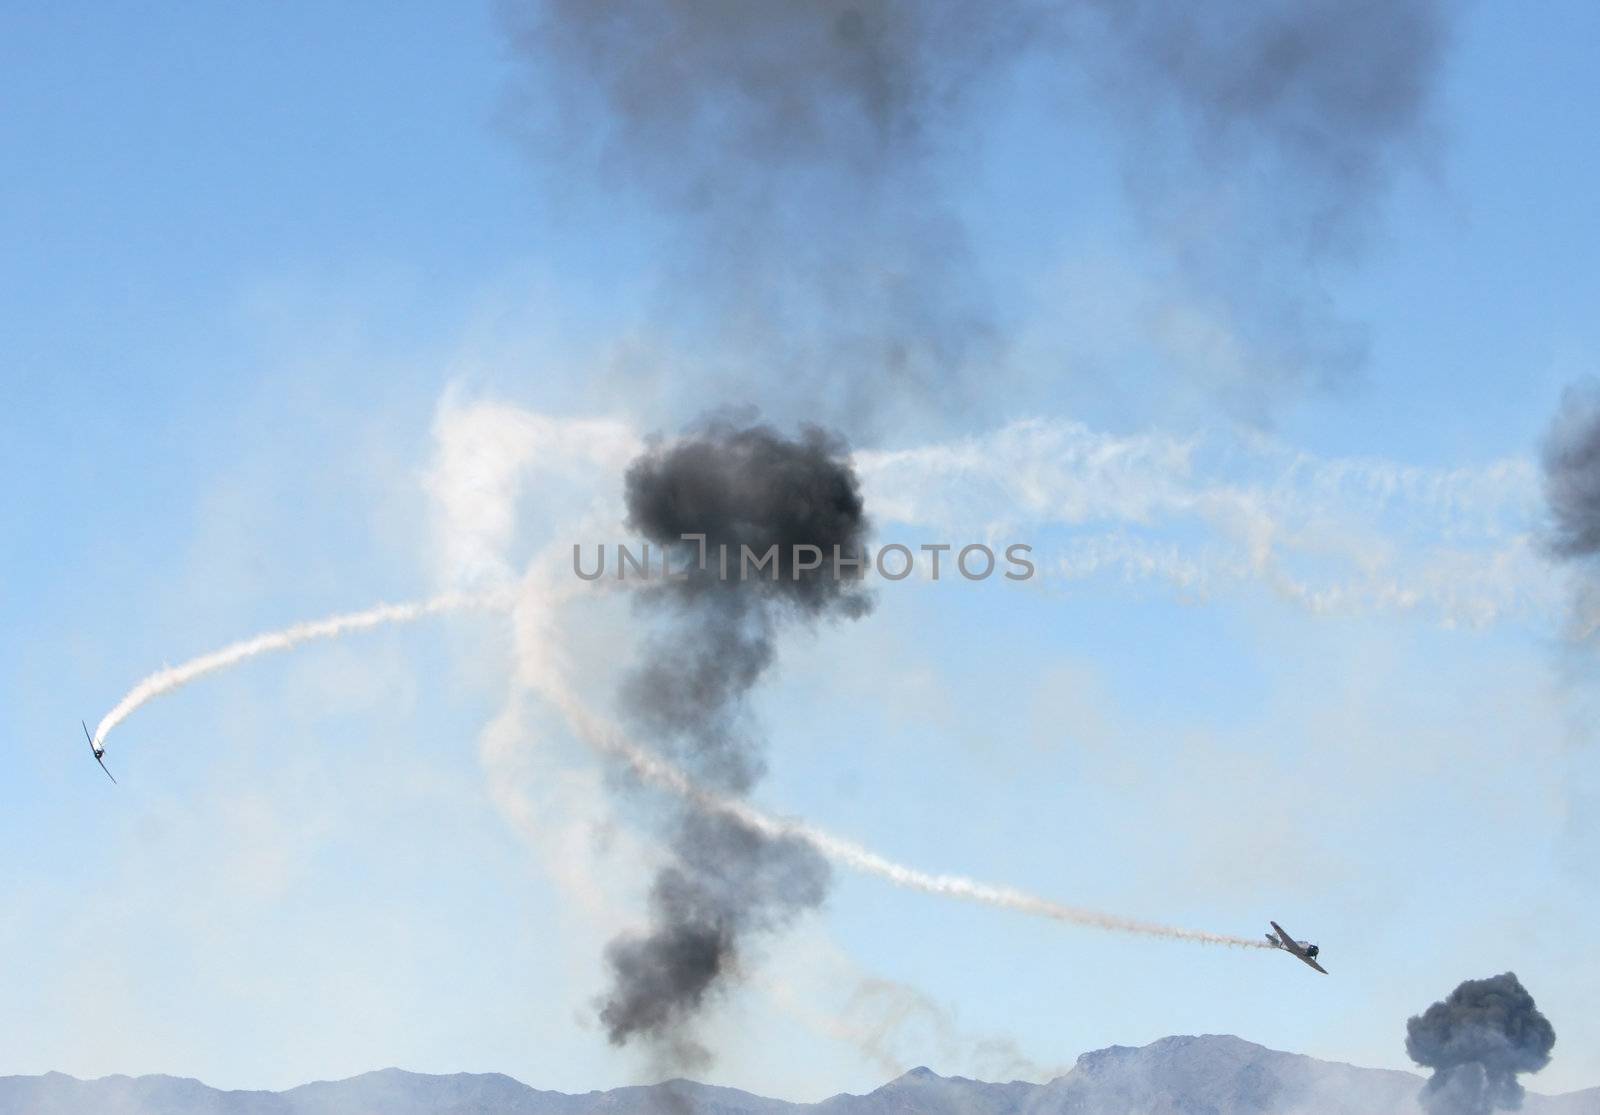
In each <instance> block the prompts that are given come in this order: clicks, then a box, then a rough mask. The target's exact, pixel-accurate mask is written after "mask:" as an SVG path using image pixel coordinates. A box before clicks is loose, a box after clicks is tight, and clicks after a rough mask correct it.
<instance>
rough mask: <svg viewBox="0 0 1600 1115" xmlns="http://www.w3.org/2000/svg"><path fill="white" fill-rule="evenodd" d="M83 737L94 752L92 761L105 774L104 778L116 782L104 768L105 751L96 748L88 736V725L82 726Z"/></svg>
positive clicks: (107, 768) (91, 737)
mask: <svg viewBox="0 0 1600 1115" xmlns="http://www.w3.org/2000/svg"><path fill="white" fill-rule="evenodd" d="M78 723H79V724H83V721H82V720H80V721H78ZM83 736H84V738H85V739H87V740H88V741H89V750H90V751H93V752H94V761H95V762H97V763H99V764H100V769H101V770H103V771H105V772H106V777H107V778H109V779H111V781H113V782H115V781H116V780H117V776H116V775H114V774H112V773H111V769H110V768H109V767H107V766H106V761H105V757H104V756H105V753H106V749H105V748H104V747H96V746H95V745H94V737H93V736H92V735H90V734H89V725H87V724H83Z"/></svg>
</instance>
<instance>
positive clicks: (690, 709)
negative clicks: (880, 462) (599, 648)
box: [600, 420, 871, 1065]
mask: <svg viewBox="0 0 1600 1115" xmlns="http://www.w3.org/2000/svg"><path fill="white" fill-rule="evenodd" d="M626 497H627V507H628V523H629V526H630V527H631V528H632V529H634V530H636V531H637V532H638V533H639V534H641V535H642V536H643V537H645V538H646V539H648V540H650V541H651V542H652V543H654V544H655V545H658V546H666V547H668V548H669V549H670V550H671V551H672V552H673V553H674V554H675V557H674V559H673V567H674V568H675V569H676V568H683V567H686V568H688V569H689V573H690V575H689V577H688V578H687V579H685V580H682V581H675V582H662V583H659V584H657V585H655V586H653V587H651V588H649V589H647V590H645V591H644V592H643V593H642V594H641V606H643V607H646V608H648V609H650V610H652V611H655V612H659V613H662V614H664V616H665V624H666V626H665V629H664V631H663V632H662V634H661V635H660V636H659V637H657V638H655V639H653V640H652V641H651V642H650V643H649V644H648V645H647V646H646V648H645V653H644V654H643V656H642V661H641V663H640V664H639V665H638V666H637V667H636V668H634V669H633V670H632V672H631V673H630V674H629V675H628V677H627V678H626V679H625V681H624V683H623V686H622V704H623V708H624V710H625V713H626V715H627V717H628V718H629V720H630V721H631V723H632V725H633V727H634V730H635V732H636V734H637V736H638V738H639V739H640V740H641V741H643V742H646V743H648V744H650V745H652V746H654V747H656V748H658V749H659V750H660V751H662V752H663V753H664V754H667V755H669V756H670V757H671V758H672V759H673V761H674V762H675V763H677V764H679V765H680V766H682V767H683V768H684V769H685V770H686V771H688V772H689V773H690V774H691V775H692V776H693V777H694V778H695V779H696V780H697V781H699V782H701V783H703V784H705V785H706V786H708V787H711V788H713V789H714V790H715V791H716V792H718V793H722V794H727V795H739V794H743V793H745V792H746V791H748V790H749V789H750V787H751V786H752V785H754V784H755V782H756V781H757V780H758V779H759V778H760V777H761V775H762V773H763V760H762V741H761V738H760V734H759V732H758V730H757V728H756V726H755V725H754V724H753V723H752V722H751V717H750V714H749V711H748V709H747V707H746V700H745V699H746V696H747V694H748V693H749V692H750V690H751V688H752V687H753V686H754V685H755V684H756V682H757V681H759V680H760V678H761V676H762V674H763V673H764V672H765V671H766V670H767V668H768V667H769V666H770V665H771V664H772V661H773V656H774V647H773V642H774V638H775V636H776V634H777V631H778V629H779V627H780V626H781V625H782V624H784V623H786V622H798V623H813V622H816V621H818V620H820V619H824V618H832V617H844V618H850V619H853V618H856V617H859V616H861V615H864V614H865V613H866V612H867V611H868V610H869V608H870V606H871V600H870V598H869V597H868V595H867V594H866V592H865V591H864V588H863V584H862V581H861V578H860V576H859V574H858V573H856V572H855V571H854V569H853V568H852V567H850V566H843V565H842V566H841V570H842V575H841V576H838V577H836V576H835V575H834V569H833V564H832V556H833V553H834V547H835V546H837V547H838V548H839V554H840V557H841V559H852V558H854V559H861V558H863V557H864V556H865V553H866V551H865V545H864V543H865V535H866V530H867V520H866V516H865V513H864V509H863V505H862V499H861V490H860V485H859V483H858V481H857V479H856V476H855V473H854V471H853V470H852V469H851V467H850V465H849V463H848V460H847V456H846V448H845V445H844V444H843V442H842V441H840V440H839V439H837V438H836V437H834V436H833V435H831V434H828V433H826V432H824V431H823V430H821V429H818V428H815V427H808V428H806V429H804V430H802V432H801V434H800V436H799V437H797V438H795V439H792V440H791V439H789V438H785V437H783V436H782V435H780V434H778V433H776V432H775V431H774V430H772V429H770V428H768V427H766V426H761V425H742V424H738V423H734V422H731V421H726V420H713V421H709V422H706V423H704V424H702V425H700V426H698V427H697V428H695V429H694V430H693V431H692V432H691V433H690V434H689V435H688V436H687V437H685V438H683V439H681V440H679V441H676V442H673V443H671V444H668V445H665V446H661V447H657V448H654V449H651V450H649V451H647V452H646V453H645V454H644V455H643V456H641V457H640V458H639V459H638V460H636V461H634V463H633V464H632V465H631V466H630V467H629V469H628V472H627V476H626ZM685 534H703V535H705V546H706V558H707V560H706V562H705V565H704V567H703V568H702V567H700V566H699V565H698V558H699V556H700V548H699V545H698V544H697V543H693V542H690V543H684V542H682V541H681V538H682V536H683V535H685ZM774 544H776V545H777V546H778V547H779V554H778V558H777V561H778V565H777V569H776V576H775V577H774V576H773V574H772V572H771V568H772V567H771V566H768V567H767V568H766V569H764V570H762V571H761V572H760V573H759V574H752V575H751V576H750V577H749V578H748V579H743V580H741V579H740V577H739V573H738V569H739V565H738V562H739V560H740V557H741V555H742V552H743V551H742V549H741V547H749V548H750V550H751V552H752V553H754V554H755V555H757V556H761V555H764V554H765V553H766V552H767V550H768V548H769V547H771V546H773V545H774ZM795 545H810V546H816V547H818V548H819V549H820V550H821V551H822V553H823V554H824V555H826V560H825V561H824V562H823V564H822V566H821V567H820V568H817V569H806V568H805V567H804V563H803V562H802V563H800V564H798V565H797V563H795V562H794V560H793V558H794V553H793V550H792V547H793V546H795ZM723 546H726V547H727V548H728V552H729V555H730V564H729V571H730V572H729V575H728V576H727V577H726V578H725V577H724V576H723V575H722V565H721V560H720V553H721V547H723ZM668 808H670V809H672V811H673V812H672V813H671V814H670V817H669V820H668V826H669V846H670V851H671V855H672V860H671V862H670V863H669V864H668V865H667V866H666V867H665V868H663V869H662V870H661V871H660V873H659V874H658V875H657V877H656V880H655V882H654V884H653V886H652V888H651V892H650V914H651V926H650V928H649V930H648V931H647V932H645V933H644V934H642V935H626V936H623V937H620V938H618V939H617V940H615V941H613V942H612V943H611V944H610V945H609V946H608V947H607V950H606V959H607V962H608V964H609V966H610V969H611V977H612V987H611V990H610V991H609V993H608V994H607V995H606V997H605V999H604V1001H603V1003H602V1006H601V1009H600V1017H601V1020H602V1021H603V1022H604V1023H605V1026H606V1028H607V1032H608V1034H609V1036H610V1038H611V1041H612V1042H613V1043H614V1044H618V1045H621V1044H623V1043H626V1042H627V1041H629V1040H630V1039H632V1038H634V1037H636V1036H639V1037H644V1038H646V1039H647V1040H649V1041H650V1042H651V1043H652V1044H653V1045H654V1047H655V1048H656V1050H657V1051H658V1052H659V1053H660V1054H662V1055H664V1056H665V1057H666V1058H667V1059H669V1060H671V1061H672V1062H675V1063H677V1064H680V1065H693V1064H696V1063H700V1062H703V1061H705V1060H706V1058H707V1053H706V1051H705V1049H704V1048H702V1047H701V1046H700V1045H699V1044H698V1043H697V1042H696V1041H695V1039H694V1037H693V1025H692V1024H693V1021H694V1019H695V1016H696V1014H697V1013H698V1011H699V1010H700V1008H701V1007H702V1006H703V1005H704V1004H705V1002H706V1001H707V998H708V997H709V996H712V995H714V994H715V993H716V991H717V990H718V988H719V987H720V986H722V984H723V982H724V981H725V980H726V979H727V978H728V977H730V976H732V975H734V974H735V973H736V971H737V965H738V962H739V959H740V956H741V949H742V946H743V944H744V942H745V941H746V940H747V939H748V937H749V936H750V935H751V934H757V933H763V932H771V931H773V930H776V929H780V928H782V927H783V926H785V925H787V924H788V923H789V922H790V921H791V920H792V919H793V918H794V917H795V916H797V915H798V914H800V913H802V912H804V911H806V910H809V909H812V908H814V907H816V906H817V905H819V904H820V903H821V902H822V900H823V898H824V897H825V895H826V892H827V886H828V879H829V871H828V865H827V862H826V861H825V860H824V859H823V858H822V857H821V856H820V855H819V854H818V853H817V852H816V851H815V850H814V849H813V848H812V847H811V846H810V845H809V844H806V843H805V842H804V841H802V840H800V839H798V838H777V837H773V836H770V835H767V834H765V833H761V832H757V831H755V830H754V829H751V828H749V827H747V826H746V825H744V824H742V823H741V822H740V821H739V820H737V819H736V818H733V817H730V816H727V815H724V814H708V813H703V812H700V811H696V810H693V809H685V808H682V807H681V806H679V805H678V804H677V803H670V804H669V805H668Z"/></svg>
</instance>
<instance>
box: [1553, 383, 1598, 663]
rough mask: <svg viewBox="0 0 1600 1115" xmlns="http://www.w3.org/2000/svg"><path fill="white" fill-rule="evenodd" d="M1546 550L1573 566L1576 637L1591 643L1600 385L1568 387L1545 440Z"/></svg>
mask: <svg viewBox="0 0 1600 1115" xmlns="http://www.w3.org/2000/svg"><path fill="white" fill-rule="evenodd" d="M1543 458H1544V462H1543V463H1544V494H1545V503H1546V507H1547V510H1548V519H1547V521H1546V525H1545V531H1544V538H1543V542H1544V546H1545V549H1546V551H1547V552H1548V553H1549V554H1550V556H1552V557H1554V558H1556V559H1557V560H1559V561H1564V562H1570V563H1572V564H1573V565H1574V566H1575V567H1576V569H1577V571H1578V576H1577V578H1576V579H1575V580H1574V583H1573V592H1572V616H1571V634H1572V637H1573V639H1574V642H1575V643H1579V644H1582V643H1588V642H1590V641H1591V640H1592V637H1593V635H1594V633H1595V631H1596V628H1597V626H1600V383H1596V382H1594V381H1586V382H1583V383H1580V384H1576V385H1574V386H1572V387H1569V388H1567V390H1566V391H1565V392H1563V393H1562V396H1561V406H1560V409H1559V410H1558V411H1557V412H1556V417H1555V420H1554V421H1553V422H1552V423H1551V425H1550V431H1549V433H1548V434H1546V435H1545V441H1544V453H1543Z"/></svg>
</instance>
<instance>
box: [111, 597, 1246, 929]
mask: <svg viewBox="0 0 1600 1115" xmlns="http://www.w3.org/2000/svg"><path fill="white" fill-rule="evenodd" d="M511 602H512V601H511V599H510V597H509V596H508V595H506V594H479V595H467V594H462V593H447V594H445V595H443V596H436V597H434V598H433V599H431V600H423V601H418V602H416V603H411V604H380V605H378V606H377V607H375V608H369V609H367V610H366V611H361V612H350V613H347V614H345V615H338V616H331V617H329V618H327V619H321V620H314V621H312V622H309V623H299V624H296V625H294V626H293V627H288V628H285V629H283V630H282V631H273V632H269V633H267V634H264V635H257V636H255V637H254V638H252V639H245V640H243V641H242V642H238V643H233V644H231V645H229V646H226V647H223V648H222V649H221V650H216V651H212V652H211V653H210V654H203V655H201V656H200V657H198V658H192V659H190V660H189V661H188V662H185V663H183V664H182V665H179V666H168V667H166V668H165V669H161V670H158V671H156V672H155V673H153V674H151V675H150V676H149V677H147V678H145V679H144V680H143V681H141V682H139V683H138V684H137V685H135V686H134V687H133V688H132V689H131V690H129V691H128V694H127V695H126V696H125V697H123V698H122V700H120V701H118V702H117V704H116V707H114V708H113V709H112V710H111V711H110V712H108V713H106V715H105V716H104V717H103V718H102V719H101V721H100V724H99V726H98V727H97V728H96V729H95V733H94V742H95V745H96V746H97V747H98V746H100V745H102V744H103V743H104V741H105V738H106V737H107V736H108V735H109V734H110V733H111V730H112V729H113V728H115V727H116V726H117V725H118V724H120V723H122V722H123V721H124V720H126V719H127V718H128V717H129V716H130V715H132V714H133V713H134V712H136V711H137V710H138V709H139V708H141V707H143V706H144V705H145V704H147V703H149V702H150V701H151V700H153V699H155V698H156V697H159V696H161V695H162V694H163V693H170V692H172V691H173V690H174V689H177V688H179V687H181V686H183V685H187V684H188V683H189V682H191V681H194V680H195V679H196V678H200V677H204V676H205V675H206V674H210V673H215V672H216V671H218V670H224V669H227V668H228V667H229V666H234V665H237V664H238V663H240V662H243V661H245V660H246V659H250V658H254V657H255V656H256V655H258V654H264V653H266V652H268V651H275V650H289V649H290V648H292V647H295V646H298V645H300V644H301V643H305V642H309V641H311V640H314V639H333V638H337V637H339V636H340V635H344V634H347V633H349V632H352V631H362V630H366V629H368V628H372V627H378V626H381V625H383V624H389V623H409V622H411V621H414V620H418V619H422V618H424V617H427V616H432V615H438V614H440V613H442V612H453V611H459V610H462V609H466V608H485V609H504V608H506V607H508V606H509V605H510V604H511ZM523 602H524V603H528V598H527V596H526V595H525V596H524V598H523ZM539 603H540V604H543V605H544V606H548V603H549V600H548V599H546V600H543V601H540V602H539ZM555 673H556V671H553V670H545V671H541V676H540V678H539V682H538V686H537V687H538V689H539V690H540V692H541V693H542V694H543V695H544V696H545V697H546V698H548V699H549V700H550V701H551V702H552V703H553V704H554V705H555V706H556V707H557V708H558V709H559V710H560V711H561V713H562V714H563V715H564V716H565V717H566V719H567V722H568V723H569V724H570V725H571V727H572V729H573V731H574V732H575V733H576V734H577V735H578V737H579V738H580V739H581V740H582V741H583V742H584V743H585V744H586V745H588V746H589V747H590V748H591V749H593V750H594V751H596V752H598V753H600V754H602V755H608V756H612V757H615V758H618V759H621V760H622V761H623V762H624V763H626V764H627V766H628V768H629V769H630V770H632V771H633V772H634V773H635V774H637V775H638V776H639V777H641V778H643V779H645V780H647V781H649V782H652V783H654V784H655V785H657V786H660V787H662V788H663V789H666V790H670V791H671V792H673V793H675V794H678V795H679V796H681V797H683V798H685V799H686V800H688V801H689V802H690V803H691V804H693V805H694V807H695V808H697V809H701V810H704V811H706V812H713V813H721V814H724V815H725V816H729V817H732V818H734V819H735V820H737V821H738V822H739V823H740V824H743V825H746V826H748V827H749V828H751V829H754V830H755V831H757V832H760V833H762V834H763V835H765V836H769V837H774V838H784V837H792V838H795V839H799V840H803V841H805V842H806V843H807V844H809V845H811V846H812V847H813V848H815V849H816V850H817V851H818V852H819V853H821V854H822V855H823V856H826V857H827V858H828V859H829V860H832V861H833V862H835V863H838V864H840V865H842V866H845V867H849V868H852V869H854V870H856V871H860V872H863V873H864V874H868V875H875V876H877V877H878V878H880V879H886V880H888V881H889V882H891V883H893V884H894V885H896V886H899V887H905V888H907V889H910V890H919V891H924V892H926V893H929V894H937V895H942V896H944V897H947V898H957V899H961V900H963V901H967V902H978V903H982V904H984V905H988V906H998V907H1000V908H1002V909H1007V910H1015V911H1018V912H1020V913H1024V914H1032V915H1034V916H1037V917H1047V918H1051V919H1053V920H1056V921H1063V922H1069V923H1071V924H1073V925H1082V926H1087V927H1089V928H1092V929H1103V930H1108V931H1110V932H1114V933H1136V934H1143V935H1145V936H1150V937H1165V938H1168V939H1170V940H1178V941H1195V942H1198V943H1201V944H1208V945H1233V946H1237V947H1240V948H1266V947H1267V946H1266V944H1265V943H1264V942H1263V941H1258V940H1255V939H1253V938H1249V937H1234V936H1230V935H1228V934H1223V933H1208V932H1205V931H1203V930H1198V929H1183V928H1179V927H1177V926H1170V925H1160V924H1157V923H1154V922H1145V921H1136V920H1134V919H1132V918H1124V917H1118V916H1116V915H1114V914H1106V913H1101V912H1099V911H1097V910H1085V909H1081V908H1079V907H1075V906H1066V905H1063V904H1061V903H1059V902H1052V901H1051V900H1049V899H1047V898H1041V897H1039V896H1038V895H1034V894H1029V893H1028V892H1027V891H1023V890H1019V889H1017V888H1015V887H1008V886H996V885H994V884H992V883H984V882H980V881H978V880H976V879H969V878H966V877H965V876H962V875H944V874H934V873H930V872H927V871H920V870H918V869H916V868H914V867H907V866H906V865H904V864H901V863H896V862H895V861H894V860H891V859H888V858H886V857H884V856H881V855H879V854H878V853H876V852H874V851H872V850H871V849H869V848H865V847H863V846H861V845H860V844H857V843H855V842H854V841H851V840H846V839H845V838H843V837H840V836H835V835H834V834H832V833H830V832H827V831H825V830H823V829H820V828H817V827H815V826H814V825H809V824H806V823H805V822H803V821H796V820H785V819H779V818H776V817H772V816H770V815H768V814H766V813H763V812H761V811H760V810H758V809H756V808H755V807H754V806H752V805H750V804H749V803H748V802H744V801H740V800H737V799H734V798H727V797H723V796H721V795H719V794H715V793H713V792H711V791H710V790H707V789H705V788H704V787H702V786H700V785H699V784H698V783H696V782H694V781H693V780H692V779H690V778H689V776H688V775H687V774H685V773H684V772H683V770H682V769H681V768H679V767H677V766H675V765H673V764H672V763H670V762H668V761H667V760H666V759H664V758H662V757H661V756H659V755H657V754H655V753H653V752H651V751H648V750H646V749H645V748H642V747H640V746H639V745H638V744H636V743H634V742H632V741H631V740H629V739H628V738H627V737H626V736H624V735H623V734H622V733H620V732H619V731H617V730H616V729H615V728H613V727H611V726H609V725H607V724H605V723H604V722H602V721H601V720H600V719H598V718H597V717H595V716H593V715H591V714H590V713H589V712H588V710H587V709H585V708H584V707H583V706H582V705H581V704H580V703H579V702H578V701H577V699H576V698H575V697H574V696H573V695H572V693H571V691H570V689H569V688H568V686H567V685H566V684H565V683H564V681H563V680H562V679H560V678H559V677H557V676H554V675H555Z"/></svg>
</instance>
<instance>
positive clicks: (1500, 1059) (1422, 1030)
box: [1406, 972, 1556, 1115]
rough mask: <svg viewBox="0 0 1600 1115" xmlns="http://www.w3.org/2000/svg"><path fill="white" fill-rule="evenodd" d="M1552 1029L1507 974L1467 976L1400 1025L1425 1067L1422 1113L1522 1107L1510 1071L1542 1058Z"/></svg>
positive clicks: (1464, 1114) (1528, 1068)
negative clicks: (1428, 1071) (1427, 1074)
mask: <svg viewBox="0 0 1600 1115" xmlns="http://www.w3.org/2000/svg"><path fill="white" fill-rule="evenodd" d="M1555 1044H1556V1031H1555V1028H1554V1027H1553V1026H1551V1025H1550V1021H1549V1019H1547V1018H1545V1016H1544V1015H1542V1014H1540V1013H1539V1010H1538V1008H1537V1007H1536V1006H1534V1002H1533V996H1532V995H1530V994H1528V992H1527V990H1526V989H1525V988H1524V987H1523V986H1522V984H1521V983H1520V982H1519V981H1518V980H1517V977H1516V975H1515V974H1513V973H1511V972H1507V973H1505V974H1504V975H1500V976H1493V977H1491V978H1489V979H1481V980H1467V981H1466V982H1465V983H1463V984H1462V985H1461V986H1460V987H1458V988H1456V989H1455V990H1454V991H1452V992H1451V993H1450V996H1449V998H1447V999H1445V1000H1444V1001H1443V1002H1441V1003H1435V1004H1433V1006H1431V1007H1429V1008H1428V1009H1427V1010H1426V1011H1424V1012H1423V1013H1422V1014H1420V1015H1417V1016H1416V1017H1415V1018H1412V1019H1411V1020H1410V1021H1408V1022H1407V1023H1406V1054H1407V1055H1408V1056H1409V1057H1410V1058H1411V1059H1412V1060H1413V1061H1415V1062H1416V1063H1417V1064H1419V1065H1423V1066H1424V1067H1427V1068H1431V1069H1433V1076H1432V1077H1431V1078H1429V1080H1428V1084H1427V1086H1426V1087H1425V1088H1424V1089H1423V1090H1422V1105H1423V1106H1424V1107H1425V1108H1427V1110H1428V1111H1429V1113H1430V1115H1489V1113H1490V1112H1492V1111H1515V1110H1516V1109H1518V1108H1520V1107H1521V1106H1522V1094H1523V1090H1522V1085H1521V1084H1520V1083H1518V1081H1517V1074H1518V1073H1522V1072H1538V1071H1539V1070H1540V1069H1542V1068H1544V1067H1545V1065H1547V1064H1549V1063H1550V1050H1551V1049H1552V1048H1553V1047H1554V1046H1555Z"/></svg>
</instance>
